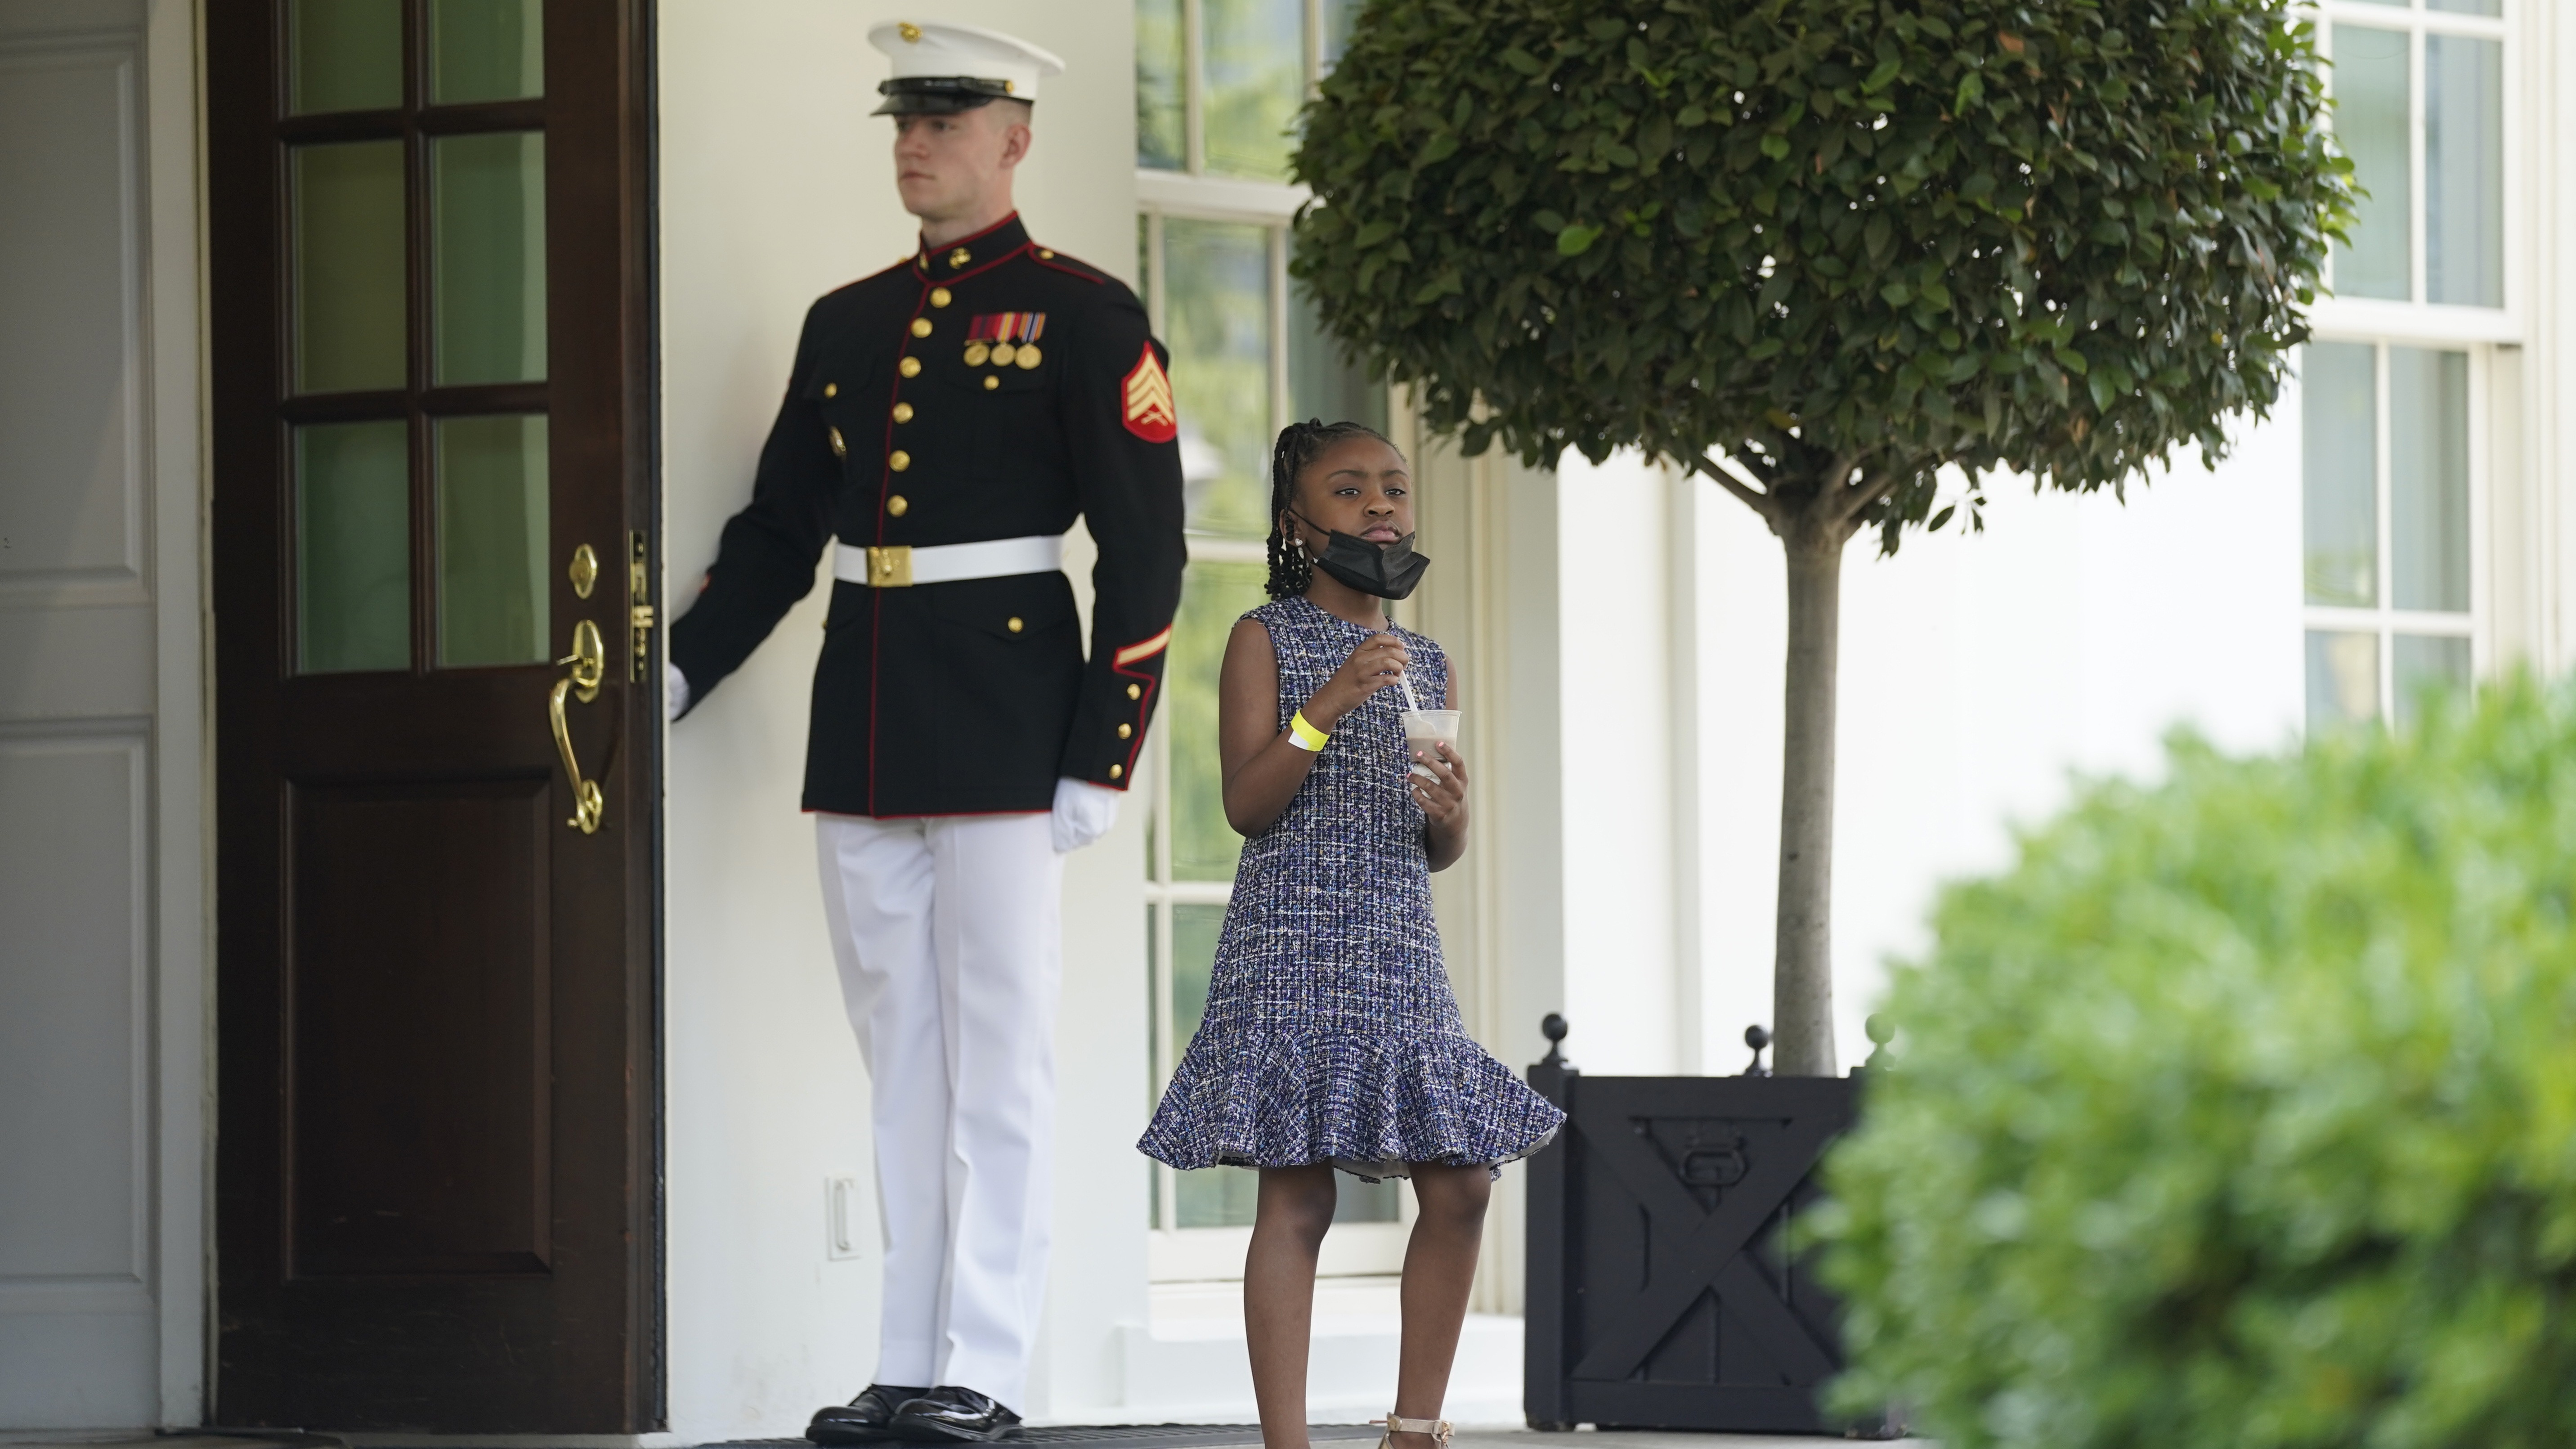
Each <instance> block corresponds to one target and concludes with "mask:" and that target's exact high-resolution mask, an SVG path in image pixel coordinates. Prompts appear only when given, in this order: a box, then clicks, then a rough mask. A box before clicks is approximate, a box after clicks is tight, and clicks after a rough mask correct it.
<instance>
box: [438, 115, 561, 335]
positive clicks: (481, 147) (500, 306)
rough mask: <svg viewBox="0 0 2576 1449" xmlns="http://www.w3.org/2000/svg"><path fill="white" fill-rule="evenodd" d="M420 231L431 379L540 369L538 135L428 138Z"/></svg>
mask: <svg viewBox="0 0 2576 1449" xmlns="http://www.w3.org/2000/svg"><path fill="white" fill-rule="evenodd" d="M429 155H430V162H429V167H430V211H431V214H432V216H433V218H434V221H435V234H434V235H433V236H432V237H431V239H430V250H431V264H432V270H433V273H434V276H433V278H432V284H431V285H432V299H433V302H434V304H435V307H436V322H435V324H434V326H433V329H432V333H431V335H432V337H433V339H434V340H435V341H436V343H437V352H438V380H439V381H440V382H441V383H460V382H534V381H536V380H538V379H541V378H543V377H544V376H545V375H546V138H545V136H544V135H543V134H542V133H540V132H536V131H500V132H495V133H493V134H490V135H483V136H447V137H443V138H441V139H439V140H437V141H435V142H432V143H431V149H430V153H429Z"/></svg>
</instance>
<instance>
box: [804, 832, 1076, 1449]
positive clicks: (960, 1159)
mask: <svg viewBox="0 0 2576 1449" xmlns="http://www.w3.org/2000/svg"><path fill="white" fill-rule="evenodd" d="M815 835H816V844H817V846H818V849H819V853H820V855H821V863H822V870H823V902H824V910H825V913H826V915H827V916H828V917H829V918H830V923H831V930H832V949H833V951H834V953H835V954H836V955H837V956H838V957H839V960H840V968H841V994H842V999H843V1000H844V1001H845V1002H846V1003H847V1004H848V1007H849V1013H850V1025H851V1027H852V1028H853V1029H855V1030H856V1031H857V1032H858V1037H859V1051H860V1053H861V1054H862V1055H863V1056H864V1057H865V1058H866V1059H867V1064H868V1079H869V1082H870V1084H871V1089H872V1091H873V1094H874V1097H875V1113H874V1117H875V1127H876V1168H877V1206H878V1218H879V1221H880V1222H881V1223H882V1224H883V1225H884V1237H885V1288H884V1311H883V1316H882V1318H881V1320H880V1322H881V1326H880V1330H879V1338H878V1348H877V1370H876V1382H878V1383H882V1384H903V1385H914V1384H920V1385H931V1384H957V1385H961V1386H963V1387H966V1388H970V1389H974V1390H977V1391H979V1392H981V1393H985V1394H989V1395H991V1396H992V1397H994V1398H996V1399H999V1400H1001V1401H1002V1402H1003V1403H1004V1404H1005V1405H1008V1406H1010V1407H1012V1408H1015V1409H1016V1408H1021V1407H1023V1406H1024V1405H1025V1404H1026V1402H1027V1398H1026V1394H1027V1388H1028V1373H1029V1351H1030V1348H1031V1345H1032V1344H1033V1342H1034V1340H1035V1338H1036V1334H1037V1324H1038V1314H1039V1310H1040V1307H1041V1304H1042V1302H1043V1299H1044V1296H1045V1293H1046V1270H1047V1249H1048V1243H1049V1231H1048V1227H1049V1218H1050V1216H1051V1209H1052V1206H1053V1204H1052V1201H1051V1196H1052V1194H1051V1191H1050V1187H1051V1182H1050V1179H1051V1178H1052V1175H1053V1168H1054V1161H1053V1157H1054V1140H1055V1016H1056V1001H1057V997H1058V994H1059V988H1060V983H1061V981H1062V977H1063V964H1064V963H1063V946H1062V941H1061V939H1060V937H1059V935H1058V922H1059V920H1060V918H1061V913H1062V901H1063V894H1064V861H1063V857H1061V856H1059V855H1057V854H1056V853H1055V848H1054V845H1053V844H1052V841H1051V839H1050V836H1049V824H1048V817H1047V816H1045V815H1043V814H1037V815H941V816H929V817H925V818H919V819H909V820H877V819H871V818H868V817H865V816H853V815H817V816H816V817H815Z"/></svg>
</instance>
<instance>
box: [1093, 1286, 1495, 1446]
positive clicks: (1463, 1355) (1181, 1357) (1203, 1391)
mask: <svg viewBox="0 0 2576 1449" xmlns="http://www.w3.org/2000/svg"><path fill="white" fill-rule="evenodd" d="M1401 1328H1402V1325H1401V1321H1400V1319H1399V1317H1398V1315H1397V1312H1396V1302H1395V1280H1393V1279H1391V1278H1388V1279H1343V1280H1326V1281H1325V1282H1324V1283H1322V1284H1319V1285H1318V1286H1317V1291H1316V1295H1315V1330H1314V1346H1313V1349H1312V1350H1311V1353H1310V1356H1309V1358H1308V1360H1307V1367H1306V1379H1307V1384H1306V1417H1307V1418H1308V1419H1309V1420H1311V1421H1313V1422H1316V1423H1326V1424H1330V1423H1352V1422H1366V1421H1367V1420H1370V1419H1374V1418H1379V1417H1382V1416H1383V1415H1385V1414H1386V1412H1387V1410H1388V1409H1389V1408H1390V1407H1391V1406H1392V1405H1393V1404H1394V1402H1395V1369H1396V1359H1397V1354H1398V1349H1399V1346H1400V1337H1399V1335H1400V1332H1401ZM1119 1347H1120V1350H1121V1366H1120V1367H1121V1373H1120V1383H1119V1388H1120V1392H1121V1394H1122V1396H1123V1397H1122V1398H1121V1400H1120V1406H1121V1408H1122V1410H1123V1413H1122V1415H1121V1417H1124V1418H1128V1419H1131V1420H1133V1421H1135V1422H1138V1423H1148V1424H1150V1423H1156V1422H1170V1423H1183V1424H1249V1423H1252V1422H1253V1421H1254V1420H1255V1419H1256V1418H1257V1417H1258V1415H1257V1414H1256V1413H1255V1411H1254V1408H1253V1401H1252V1369H1251V1361H1250V1359H1249V1357H1248V1356H1247V1354H1246V1352H1245V1348H1244V1341H1243V1299H1242V1289H1241V1287H1240V1285H1238V1284H1232V1283H1219V1284H1188V1285H1180V1284H1175V1285H1165V1286H1160V1287H1157V1288H1156V1290H1155V1295H1154V1314H1153V1318H1152V1321H1150V1322H1148V1323H1143V1324H1129V1325H1126V1326H1123V1327H1122V1328H1120V1330H1119ZM1444 1412H1445V1413H1446V1415H1447V1416H1448V1418H1449V1419H1450V1421H1451V1422H1453V1423H1457V1424H1493V1425H1517V1424H1519V1423H1520V1422H1521V1321H1520V1320H1519V1319H1518V1318H1505V1317H1500V1316H1496V1315H1489V1314H1471V1315H1469V1317H1468V1319H1467V1325H1466V1329H1465V1331H1464V1332H1462V1333H1461V1334H1460V1335H1459V1338H1458V1358H1457V1362H1456V1364H1455V1366H1454V1367H1453V1368H1452V1369H1451V1370H1450V1375H1449V1400H1448V1403H1447V1405H1446V1406H1445V1409H1444Z"/></svg>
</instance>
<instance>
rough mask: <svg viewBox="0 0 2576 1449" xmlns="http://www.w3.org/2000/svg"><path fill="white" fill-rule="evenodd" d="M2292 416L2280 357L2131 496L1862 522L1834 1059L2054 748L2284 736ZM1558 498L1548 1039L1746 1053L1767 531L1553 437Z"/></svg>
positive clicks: (2292, 667) (2292, 630)
mask: <svg viewBox="0 0 2576 1449" xmlns="http://www.w3.org/2000/svg"><path fill="white" fill-rule="evenodd" d="M2298 426H2299V424H2298V410H2297V396H2296V389H2295V387H2293V389H2292V390H2291V393H2290V395H2288V396H2287V397H2285V398H2284V399H2283V402H2282V404H2281V405H2280V406H2279V407H2277V408H2276V409H2275V411H2274V415H2273V417H2272V419H2271V420H2270V421H2269V422H2268V423H2266V424H2263V425H2261V426H2260V427H2247V428H2245V429H2243V430H2241V441H2240V443H2239V446H2238V449H2237V452H2236V454H2235V455H2234V456H2233V457H2232V458H2230V459H2229V460H2228V461H2227V462H2225V463H2223V464H2222V465H2221V466H2220V468H2219V470H2218V471H2217V472H2215V473H2211V472H2208V471H2206V470H2204V469H2203V468H2202V467H2201V466H2200V464H2199V462H2198V458H2197V455H2196V454H2195V455H2193V456H2192V457H2191V458H2190V459H2189V460H2188V461H2186V462H2184V463H2183V464H2182V466H2180V467H2177V468H2176V469H2174V470H2173V471H2172V472H2171V473H2170V474H2166V475H2162V476H2159V477H2157V478H2156V479H2155V480H2154V481H2153V482H2151V483H2149V484H2147V485H2145V486H2143V487H2134V488H2131V489H2130V490H2129V495H2128V502H2127V504H2126V506H2125V507H2124V506H2123V505H2122V504H2121V503H2120V502H2119V501H2118V500H2116V499H2115V498H2113V497H2111V496H2110V495H2108V494H2104V495H2100V496H2095V497H2089V498H2072V497H2066V496H2063V495H2054V494H2051V495H2043V496H2033V495H2032V494H2031V493H2030V492H2029V490H2028V488H2027V486H2026V485H2023V484H2019V483H2017V482H2013V481H2011V480H1998V482H1997V484H1996V486H1994V487H1992V488H1990V489H1989V490H1988V496H1989V498H1990V500H1991V506H1990V507H1989V509H1988V513H1987V530H1986V532H1984V533H1982V534H1970V533H1964V532H1961V531H1959V529H1958V528H1957V526H1956V525H1955V524H1954V525H1953V527H1952V529H1950V530H1947V531H1945V532H1943V533H1940V534H1934V535H1922V534H1916V535H1912V536H1909V537H1908V538H1907V540H1906V541H1905V545H1904V547H1903V549H1902V551H1901V552H1900V553H1899V554H1898V555H1897V556H1896V557H1894V558H1892V559H1882V558H1880V557H1878V550H1877V545H1876V542H1875V540H1874V539H1866V538H1864V539H1856V540H1854V541H1853V544H1852V546H1851V550H1850V553H1849V554H1848V555H1847V556H1846V558H1845V561H1844V566H1843V616H1842V630H1843V632H1842V669H1841V711H1840V720H1839V729H1838V734H1839V739H1838V740H1837V749H1838V753H1839V775H1838V779H1837V793H1836V801H1835V812H1834V813H1835V864H1834V883H1835V905H1834V962H1835V967H1834V973H1835V1001H1836V1014H1837V1017H1838V1020H1839V1022H1840V1024H1841V1027H1840V1031H1839V1037H1840V1048H1841V1054H1842V1062H1843V1065H1844V1066H1845V1067H1846V1068H1848V1067H1849V1066H1851V1065H1854V1064H1856V1063H1857V1062H1859V1061H1860V1060H1862V1059H1863V1058H1865V1057H1866V1056H1867V1054H1868V1051H1869V1043H1868V1041H1867V1039H1866V1037H1865V1036H1864V1034H1863V1032H1862V1030H1861V1020H1862V1018H1863V1017H1864V1016H1865V1015H1866V1014H1867V1013H1868V1011H1869V1010H1870V1009H1871V1007H1872V1006H1873V1005H1874V1003H1875V1001H1876V999H1877V997H1878V995H1879V992H1880V989H1881V985H1882V983H1883V980H1884V975H1885V972H1884V964H1885V961H1886V959H1887V957H1888V956H1889V955H1890V954H1891V953H1896V954H1904V953H1908V952H1912V951H1914V950H1917V949H1919V948H1920V946H1921V945H1922V944H1923V941H1924V939H1925V938H1924V934H1923V927H1924V918H1925V911H1926V909H1927V908H1928V907H1929V905H1930V903H1931V900H1932V897H1933V894H1934V892H1935V890H1936V889H1937V887H1938V885H1939V883H1940V882H1941V881H1943V880H1945V879H1949V878H1954V877H1957V876H1960V875H1964V874H1968V873H1973V872H1977V871H1983V870H1989V869H1993V868H1996V867H1998V866H2001V865H2003V864H2005V863H2006V862H2007V861H2008V860H2009V859H2010V848H2011V829H2012V826H2013V824H2014V822H2016V821H2037V820H2040V819H2043V818H2045V817H2046V816H2047V815H2048V814H2049V813H2050V812H2052V811H2053V810H2055V809H2056V808H2057V807H2058V806H2059V805H2060V804H2061V803H2063V801H2064V800H2065V799H2066V797H2067V792H2068V788H2069V784H2070V780H2071V778H2072V774H2071V772H2084V773H2090V774H2106V773H2121V774H2128V775H2133V776H2134V775H2143V774H2152V773H2153V772H2154V771H2155V770H2156V769H2157V768H2158V767H2159V762H2160V760H2161V759H2162V745H2161V743H2160V741H2161V739H2162V736H2163V735H2164V733H2165V732H2166V731H2167V730H2168V729H2170V728H2172V727H2173V726H2175V725H2178V724H2190V725H2191V726H2193V727H2195V728H2197V729H2199V730H2200V731H2202V732H2203V733H2204V734H2206V735H2208V736H2209V737H2210V738H2211V739H2213V740H2214V741H2216V742H2217V743H2218V744H2219V745H2221V746H2222V747H2224V748H2227V749H2230V750H2261V749H2272V748H2278V747H2281V746H2283V745H2285V744H2288V743H2290V742H2292V741H2294V740H2295V739H2296V737H2297V731H2298V729H2299V724H2300V717H2301V711H2302V708H2303V702H2304V694H2303V688H2304V686H2303V678H2304V676H2303V674H2302V669H2303V667H2304V666H2303V662H2302V656H2301V652H2300V650H2301V643H2300V639H2301V633H2300V631H2301V622H2300V614H2299V592H2298V590H2299V573H2298V558H2299V548H2300V542H2299V538H2300V535H2299V452H2298V447H2299V443H2298V439H2299V432H2298ZM1531 484H1532V485H1533V486H1537V487H1541V488H1544V487H1545V486H1546V481H1545V480H1544V479H1543V478H1540V479H1532V480H1531ZM1552 502H1553V505H1554V508H1555V511H1556V514H1557V526H1558V530H1559V537H1560V539H1561V543H1560V544H1559V547H1560V550H1561V553H1560V556H1559V559H1558V561H1557V572H1558V580H1559V582H1558V588H1557V591H1556V592H1557V598H1556V609H1555V619H1554V623H1555V625H1556V627H1557V628H1558V629H1559V630H1560V631H1561V632H1560V639H1559V642H1558V645H1557V647H1558V649H1559V650H1560V651H1561V655H1560V662H1559V665H1558V671H1557V679H1558V682H1559V688H1560V694H1559V697H1558V700H1557V701H1556V708H1557V710H1558V713H1559V719H1560V723H1561V728H1562V731H1563V745H1562V749H1563V755H1562V770H1561V777H1560V779H1559V780H1558V781H1557V782H1556V784H1557V786H1558V788H1559V789H1560V790H1561V793H1562V804H1561V808H1562V812H1563V820H1564V840H1563V849H1562V854H1561V856H1560V857H1559V858H1558V859H1559V862H1560V863H1561V875H1559V876H1558V877H1557V879H1556V881H1555V882H1554V884H1555V885H1556V887H1557V889H1558V890H1560V891H1561V897H1560V898H1561V901H1562V911H1563V928H1562V929H1563V934H1562V942H1563V945H1562V950H1563V958H1562V977H1561V983H1562V985H1561V993H1562V1000H1563V1003H1564V1006H1563V1009H1564V1011H1565V1014H1566V1016H1567V1018H1568V1020H1569V1021H1570V1022H1571V1024H1572V1027H1573V1032H1572V1034H1571V1036H1569V1038H1568V1040H1567V1043H1566V1047H1567V1054H1568V1055H1569V1056H1571V1057H1573V1058H1574V1059H1575V1060H1576V1061H1577V1062H1578V1063H1579V1064H1581V1065H1582V1066H1583V1068H1584V1069H1585V1070H1587V1071H1592V1072H1599V1073H1621V1074H1630V1073H1634V1074H1660V1073H1666V1072H1677V1071H1679V1072H1697V1071H1710V1072H1719V1073H1729V1072H1736V1071H1740V1070H1742V1069H1743V1066H1744V1063H1745V1061H1746V1060H1747V1058H1748V1056H1749V1055H1750V1054H1749V1053H1748V1052H1747V1050H1746V1049H1745V1047H1744V1045H1743V1041H1742V1038H1743V1031H1744V1028H1745V1027H1746V1026H1747V1025H1748V1024H1751V1023H1755V1022H1760V1023H1763V1024H1766V1025H1767V1024H1769V1022H1770V1020H1771V970H1772V930H1773V924H1772V923H1773V908H1774V892H1775V889H1776V884H1777V862H1776V854H1777V851H1778V847H1779V811H1780V794H1779V791H1780V748H1781V728H1782V724H1781V683H1782V681H1781V671H1782V667H1783V657H1784V652H1785V649H1786V645H1787V622H1788V621H1787V604H1786V582H1785V579H1784V574H1783V566H1782V562H1781V553H1780V545H1779V542H1778V540H1777V539H1775V538H1773V537H1772V536H1771V535H1770V533H1769V532H1768V531H1767V530H1765V529H1764V527H1763V526H1762V523H1761V521H1760V520H1759V519H1758V518H1756V517H1755V516H1754V515H1753V513H1752V512H1751V511H1750V510H1748V509H1746V508H1744V507H1742V506H1741V505H1739V504H1737V503H1736V502H1735V501H1734V500H1733V499H1731V498H1727V497H1725V496H1723V495H1722V494H1719V493H1718V492H1717V491H1716V489H1715V488H1714V486H1713V485H1711V484H1709V483H1707V482H1705V481H1702V480H1693V479H1686V478H1677V477H1674V476H1672V475H1671V474H1669V473H1667V472H1665V471H1664V470H1660V469H1649V468H1646V467H1645V466H1643V465H1642V464H1641V463H1640V462H1639V461H1638V460H1636V459H1635V458H1634V457H1632V456H1627V455H1622V456H1618V457H1614V458H1612V459H1611V460H1609V461H1608V462H1607V463H1605V464H1603V465H1601V466H1599V467H1593V466H1591V465H1589V464H1587V463H1585V462H1584V461H1583V460H1582V459H1581V458H1580V457H1578V456H1575V455H1572V454H1569V455H1568V456H1567V457H1566V459H1565V460H1564V461H1563V463H1562V464H1561V468H1560V472H1559V474H1558V475H1557V479H1556V486H1555V489H1554V498H1553V500H1552ZM1519 784H1520V782H1511V783H1510V784H1507V785H1505V786H1504V788H1517V787H1518V786H1519ZM1510 1025H1511V1026H1512V1027H1513V1028H1514V1029H1515V1030H1517V1029H1518V1027H1519V1023H1517V1022H1514V1023H1511V1024H1510Z"/></svg>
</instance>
